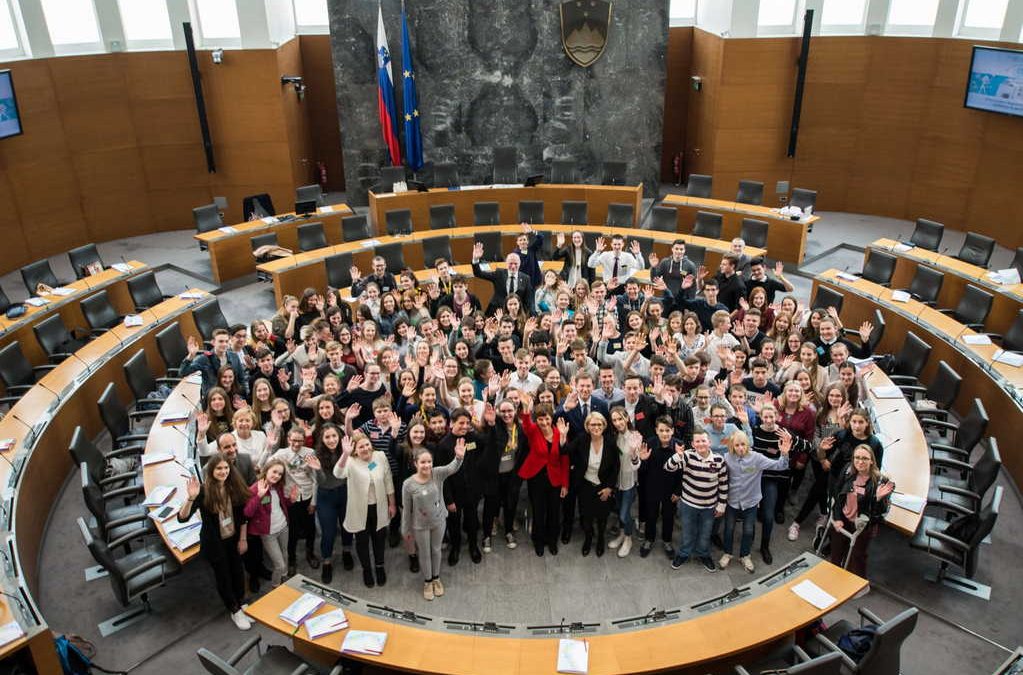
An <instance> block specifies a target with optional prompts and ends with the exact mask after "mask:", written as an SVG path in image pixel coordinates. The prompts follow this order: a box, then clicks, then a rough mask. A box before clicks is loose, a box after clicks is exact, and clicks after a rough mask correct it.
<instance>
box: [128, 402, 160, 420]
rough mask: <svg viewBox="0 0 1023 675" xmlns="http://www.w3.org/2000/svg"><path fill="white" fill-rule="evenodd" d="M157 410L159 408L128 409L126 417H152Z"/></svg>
mask: <svg viewBox="0 0 1023 675" xmlns="http://www.w3.org/2000/svg"><path fill="white" fill-rule="evenodd" d="M147 400H149V399H143V402H144V401H147ZM156 402H157V401H153V403H156ZM158 412H160V411H159V410H129V411H128V419H141V418H143V417H153V416H154V415H156V414H157V413H158Z"/></svg>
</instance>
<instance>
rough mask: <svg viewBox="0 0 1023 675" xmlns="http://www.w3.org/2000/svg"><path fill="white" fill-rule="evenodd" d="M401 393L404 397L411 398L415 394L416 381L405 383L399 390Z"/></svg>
mask: <svg viewBox="0 0 1023 675" xmlns="http://www.w3.org/2000/svg"><path fill="white" fill-rule="evenodd" d="M401 395H402V396H404V397H405V398H406V399H411V398H412V397H413V396H415V395H416V383H415V382H409V383H408V384H406V385H405V388H404V389H402V390H401Z"/></svg>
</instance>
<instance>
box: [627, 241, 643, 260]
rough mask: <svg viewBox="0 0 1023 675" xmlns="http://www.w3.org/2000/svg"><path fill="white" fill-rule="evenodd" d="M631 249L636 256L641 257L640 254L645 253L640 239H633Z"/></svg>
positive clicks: (630, 244)
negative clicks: (640, 244) (640, 245)
mask: <svg viewBox="0 0 1023 675" xmlns="http://www.w3.org/2000/svg"><path fill="white" fill-rule="evenodd" d="M629 250H630V251H632V255H634V256H636V257H640V256H642V255H643V250H642V249H641V248H640V247H639V240H638V239H633V240H632V241H631V242H630V243H629Z"/></svg>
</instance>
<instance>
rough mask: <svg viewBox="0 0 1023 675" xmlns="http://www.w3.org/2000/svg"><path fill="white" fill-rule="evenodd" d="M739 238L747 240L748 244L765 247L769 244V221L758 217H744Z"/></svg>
mask: <svg viewBox="0 0 1023 675" xmlns="http://www.w3.org/2000/svg"><path fill="white" fill-rule="evenodd" d="M739 238H740V239H742V240H743V241H744V242H746V245H747V246H753V247H755V248H764V247H766V246H767V221H766V220H757V219H756V218H743V219H742V227H740V228H739Z"/></svg>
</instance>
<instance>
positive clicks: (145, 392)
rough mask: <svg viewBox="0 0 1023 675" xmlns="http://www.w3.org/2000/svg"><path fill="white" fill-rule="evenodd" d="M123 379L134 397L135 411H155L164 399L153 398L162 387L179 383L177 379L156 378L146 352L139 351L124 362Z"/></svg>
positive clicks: (143, 350) (179, 379)
mask: <svg viewBox="0 0 1023 675" xmlns="http://www.w3.org/2000/svg"><path fill="white" fill-rule="evenodd" d="M123 367H124V377H125V379H126V380H127V381H128V388H129V389H131V393H132V395H133V396H134V397H135V409H136V410H155V409H157V408H159V407H160V406H161V405H163V402H164V399H165V397H163V396H154V394H155V393H156V392H157V391H158V390H159V388H160V387H161V386H163V385H166V386H168V387H173V386H174V385H175V384H177V383H178V382H180V381H181V378H178V377H156V376H154V375H153V369H152V368H151V367H150V366H149V360H148V359H147V358H146V350H145V349H140V350H138V352H136V353H135V355H134V356H132V357H131V358H130V359H128V360H127V361H125V362H124V366H123Z"/></svg>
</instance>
